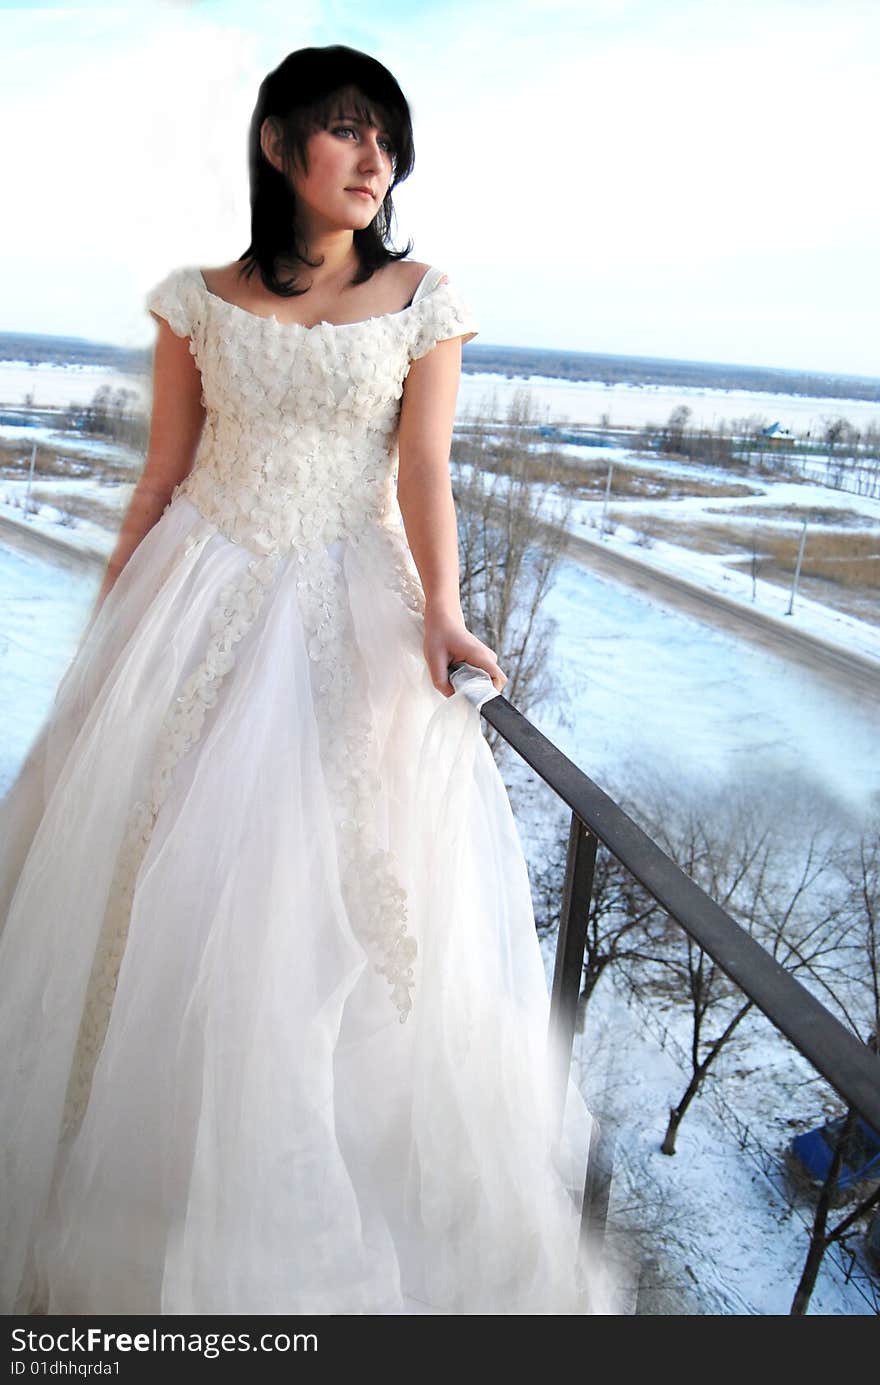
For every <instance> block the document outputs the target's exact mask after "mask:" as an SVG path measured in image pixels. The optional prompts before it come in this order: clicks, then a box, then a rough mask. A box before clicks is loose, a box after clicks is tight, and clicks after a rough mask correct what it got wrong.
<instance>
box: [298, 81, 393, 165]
mask: <svg viewBox="0 0 880 1385" xmlns="http://www.w3.org/2000/svg"><path fill="white" fill-rule="evenodd" d="M345 118H353V119H355V120H359V121H362V122H363V123H364V124H365V125H372V126H375V128H376V129H377V130H380V131H381V132H382V133H383V134H385V135H387V136H388V138H389V139H390V141H391V144H392V147H393V149H394V152H395V154H396V153H398V152H399V151H400V149H401V148H402V145H403V139H404V119H403V114H402V112H398V111H395V110H394V109H393V108H391V109H389V108H388V107H387V106H383V105H381V104H380V103H379V102H378V101H371V100H369V98H368V97H366V96H364V94H363V92H362V91H360V90H359V89H358V88H357V87H354V86H350V87H340V88H339V89H337V90H336V91H331V92H329V93H328V94H327V95H326V96H323V97H321V98H319V100H317V101H315V102H314V103H313V104H312V105H310V106H309V110H308V121H309V124H310V125H311V127H312V128H313V129H315V130H326V129H327V127H328V126H329V125H332V124H333V123H334V122H335V121H337V120H342V119H345Z"/></svg>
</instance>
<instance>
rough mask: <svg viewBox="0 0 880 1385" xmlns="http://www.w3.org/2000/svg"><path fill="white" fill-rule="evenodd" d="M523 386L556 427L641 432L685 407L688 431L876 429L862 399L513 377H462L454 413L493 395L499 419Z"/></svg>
mask: <svg viewBox="0 0 880 1385" xmlns="http://www.w3.org/2000/svg"><path fill="white" fill-rule="evenodd" d="M523 386H527V387H528V390H529V393H530V394H531V395H532V396H533V397H534V398H535V400H536V402H537V403H538V405H539V407H540V408H545V407H546V408H547V409H548V410H549V413H550V417H551V418H552V419H553V420H555V421H559V422H564V421H567V422H569V423H582V424H583V423H587V424H590V423H592V424H598V423H599V422H600V420H601V419H602V417H603V416H604V415H607V416H608V425H609V426H610V427H612V428H613V427H628V428H641V427H644V426H645V425H646V424H655V425H656V424H660V423H665V422H666V420H667V418H668V417H669V415H670V414H671V412H672V410H673V409H675V408H677V407H678V406H679V405H680V404H686V405H687V406H688V408H689V409H690V410H691V417H690V420H689V426H691V427H695V428H696V427H699V428H715V427H717V425H718V424H719V423H720V422H721V421H722V420H723V419H726V420H727V421H728V422H731V421H732V420H733V419H742V418H751V417H752V416H754V415H758V416H760V417H763V418H765V419H766V421H767V423H768V424H770V423H775V422H777V421H778V422H779V423H781V424H782V426H783V427H784V428H788V429H789V430H790V431H791V432H793V433H801V432H804V433H805V432H807V430H810V431H811V432H812V433H813V435H814V436H815V434H816V433H817V432H821V431H822V430H823V429H824V426H825V424H826V423H827V422H828V421H829V420H830V419H836V418H845V419H847V420H848V421H849V422H850V423H852V424H853V425H854V426H855V427H856V428H859V429H863V428H865V427H866V426H867V425H868V424H870V423H874V424H878V423H880V404H876V403H872V402H871V401H869V400H866V399H815V398H813V397H811V396H808V395H795V394H765V393H763V392H761V391H757V390H754V391H753V390H712V389H701V388H697V387H695V386H687V385H676V386H675V387H674V388H673V387H670V386H667V385H633V384H615V385H606V384H603V383H602V382H601V381H598V380H595V381H590V380H553V379H549V378H546V377H543V376H536V375H533V376H530V377H529V378H528V379H526V378H524V377H523V376H515V377H513V378H512V379H508V378H507V377H506V376H504V375H492V374H488V373H482V372H480V373H476V372H475V373H473V374H471V373H470V372H467V373H465V374H463V375H462V379H461V389H460V390H459V396H458V397H459V407H460V408H461V409H468V408H470V407H474V406H476V405H478V404H480V403H481V402H482V401H483V399H484V398H485V396H486V395H487V394H489V393H491V391H492V390H493V389H494V390H495V391H496V393H497V401H498V413H497V415H496V417H498V418H503V417H504V416H505V415H506V412H507V408H508V405H509V402H510V400H511V399H512V397H513V394H514V391H515V390H517V389H522V388H523Z"/></svg>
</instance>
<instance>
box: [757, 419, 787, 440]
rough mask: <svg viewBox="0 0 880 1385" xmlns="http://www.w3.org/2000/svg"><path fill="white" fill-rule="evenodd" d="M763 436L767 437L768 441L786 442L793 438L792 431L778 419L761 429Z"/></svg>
mask: <svg viewBox="0 0 880 1385" xmlns="http://www.w3.org/2000/svg"><path fill="white" fill-rule="evenodd" d="M761 437H762V438H767V440H768V442H785V441H790V440H791V433H790V432H789V431H788V429H787V428H783V426H782V424H781V423H780V422H779V421H778V420H777V421H776V423H771V424H770V427H769V428H762V429H761Z"/></svg>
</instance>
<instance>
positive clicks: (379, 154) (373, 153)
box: [360, 134, 385, 171]
mask: <svg viewBox="0 0 880 1385" xmlns="http://www.w3.org/2000/svg"><path fill="white" fill-rule="evenodd" d="M384 152H385V151H384V150H383V149H381V148H380V146H379V136H378V135H372V134H365V135H364V138H363V143H362V145H361V157H360V166H361V168H366V169H369V170H371V171H373V170H375V171H378V170H379V169H380V168H381V167H382V158H383V155H384Z"/></svg>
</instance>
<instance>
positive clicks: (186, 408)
mask: <svg viewBox="0 0 880 1385" xmlns="http://www.w3.org/2000/svg"><path fill="white" fill-rule="evenodd" d="M153 316H154V317H156V321H157V322H158V323H159V336H158V338H157V341H156V346H155V350H154V353H153V407H152V413H151V415H150V437H149V443H148V446H147V457H146V461H145V462H144V467H143V471H142V472H141V476H140V479H139V481H138V483H137V485H136V486H135V489H134V494H133V495H132V498H131V501H130V503H129V506H128V509H127V510H126V512H125V517H124V519H123V521H122V524H121V526H120V529H119V534H118V536H117V540H116V547H115V548H114V550H113V553H112V556H111V557H110V560H109V562H108V564H107V571H106V573H105V575H104V581H103V583H102V585H101V588H100V590H99V592H98V596H97V599H96V602H95V606H94V609H93V611H92V616H91V619H92V620H94V618H95V616H96V615H97V613H98V611H99V610H100V607H101V605H102V603H103V601H104V598H105V597H106V595H107V593H108V592H109V591H110V590H111V588H112V587H113V584H114V583H115V581H116V579H117V577H118V576H119V574H120V572H121V571H122V569H123V568H124V567H125V564H126V563H127V562H128V560H129V558H130V557H131V555H132V553H133V552H134V550H135V549H136V548H137V546H138V544H139V543H140V541H141V539H142V538H143V537H144V536H145V535H146V534H147V532H148V531H149V530H150V529H152V527H153V525H154V524H155V523H156V521H157V520H158V519H159V518H160V517H161V515H162V512H163V510H164V509H165V507H166V505H167V504H168V501H169V500H170V498H171V492H172V491H173V489H174V487H175V486H176V485H177V483H178V481H182V480H183V478H184V477H185V476H186V475H187V474H188V472H189V470H190V468H191V467H192V464H193V459H194V457H195V452H196V447H197V446H198V441H199V437H200V435H201V432H202V427H203V425H204V421H205V410H204V407H203V406H202V403H201V394H202V377H201V374H200V373H199V368H198V366H197V365H196V361H195V357H194V356H193V355H192V353H191V352H190V349H189V338H188V337H178V336H177V335H176V334H175V333H174V332H173V331H172V330H171V328H170V327H169V325H168V323H167V322H166V321H165V319H164V318H161V317H158V316H157V315H156V314H155V313H154V314H153Z"/></svg>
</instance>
